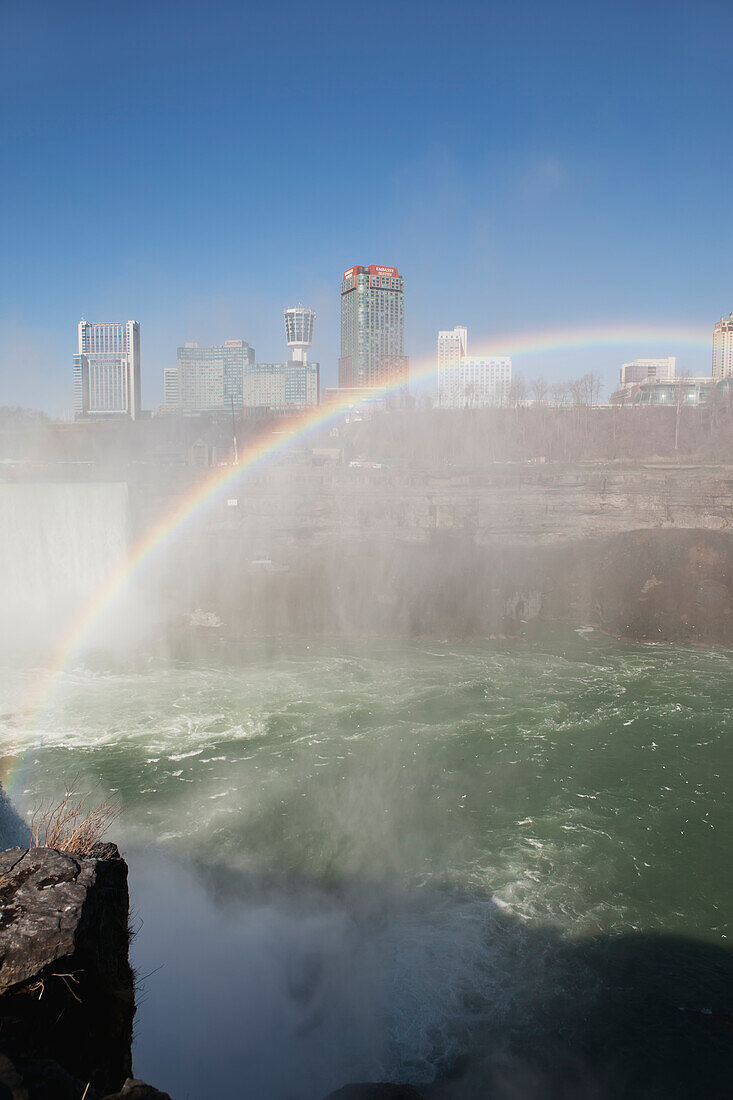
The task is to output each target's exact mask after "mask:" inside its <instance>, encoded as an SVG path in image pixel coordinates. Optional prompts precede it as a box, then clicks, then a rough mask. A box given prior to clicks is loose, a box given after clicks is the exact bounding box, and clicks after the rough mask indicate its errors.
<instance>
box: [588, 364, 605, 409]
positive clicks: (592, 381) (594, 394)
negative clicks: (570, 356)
mask: <svg viewBox="0 0 733 1100" xmlns="http://www.w3.org/2000/svg"><path fill="white" fill-rule="evenodd" d="M583 380H584V382H585V386H586V392H587V394H588V404H589V405H597V404H598V402H599V400H600V397H601V390H602V389H603V380H602V378H601V376H600V374H596V372H595V371H590V372H589V373H588V374H586V375H585V376H584V379H583Z"/></svg>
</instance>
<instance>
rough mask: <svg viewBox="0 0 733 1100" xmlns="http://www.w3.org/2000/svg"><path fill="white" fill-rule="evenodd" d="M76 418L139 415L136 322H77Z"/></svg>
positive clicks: (138, 349) (138, 335)
mask: <svg viewBox="0 0 733 1100" xmlns="http://www.w3.org/2000/svg"><path fill="white" fill-rule="evenodd" d="M74 412H75V415H76V416H77V417H120V416H129V417H131V418H132V419H133V420H134V419H135V418H136V417H138V416H139V415H140V324H139V322H138V321H110V322H93V321H87V320H85V319H84V318H82V319H81V321H80V322H79V350H78V352H77V354H76V355H75V356H74Z"/></svg>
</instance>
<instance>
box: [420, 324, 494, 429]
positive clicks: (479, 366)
mask: <svg viewBox="0 0 733 1100" xmlns="http://www.w3.org/2000/svg"><path fill="white" fill-rule="evenodd" d="M511 382H512V361H511V359H510V358H509V356H508V355H495V356H473V357H469V355H468V330H467V329H466V328H465V326H463V325H457V326H456V327H455V328H453V329H443V330H441V331H440V332H438V405H439V407H440V408H442V409H466V408H470V409H480V408H483V407H485V406H486V405H505V404H506V403H507V401H508V399H509V387H510V386H511Z"/></svg>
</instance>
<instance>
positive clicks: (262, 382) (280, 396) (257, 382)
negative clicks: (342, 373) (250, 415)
mask: <svg viewBox="0 0 733 1100" xmlns="http://www.w3.org/2000/svg"><path fill="white" fill-rule="evenodd" d="M319 398H320V366H319V364H318V363H307V362H304V361H303V360H299V359H289V360H288V361H287V362H286V363H257V364H256V365H254V366H251V367H249V368H248V370H247V371H246V373H245V376H244V407H245V409H249V410H257V411H260V412H266V413H270V414H273V413H274V414H275V415H282V414H284V413H294V412H299V411H301V410H302V409H307V408H311V407H312V406H314V405H317V404H318V402H319Z"/></svg>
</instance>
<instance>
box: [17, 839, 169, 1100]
mask: <svg viewBox="0 0 733 1100" xmlns="http://www.w3.org/2000/svg"><path fill="white" fill-rule="evenodd" d="M128 909H129V903H128V892H127V865H126V863H125V861H124V860H123V859H122V858H121V857H120V854H119V852H118V851H117V848H116V847H115V845H113V844H103V845H98V846H97V848H96V849H95V851H94V852H93V854H92V856H90V857H87V858H80V857H78V856H73V855H69V854H66V853H63V852H57V851H55V850H53V849H51V848H31V849H27V848H10V849H7V850H5V851H2V852H0V1096H4V1097H12V1098H13V1100H67V1098H68V1100H80V1097H81V1096H82V1095H83V1096H84V1097H85V1100H96V1098H97V1097H103V1096H107V1095H108V1094H114V1096H117V1095H124V1096H126V1097H130V1098H131V1100H132V1098H134V1097H136V1096H137V1097H140V1098H142V1097H143V1096H145V1097H149V1098H150V1100H155V1098H156V1097H157V1098H161V1100H164V1094H162V1093H157V1092H156V1091H155V1090H149V1091H147V1092H143V1091H141V1090H142V1089H143V1088H145V1086H142V1085H140V1084H139V1083H135V1082H134V1081H132V1080H131V1073H132V1065H131V1042H132V1021H133V1016H134V1012H135V1001H134V989H133V974H132V970H131V968H130V964H129V960H128V945H129V933H128ZM3 1090H4V1091H3ZM136 1090H137V1091H136Z"/></svg>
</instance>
